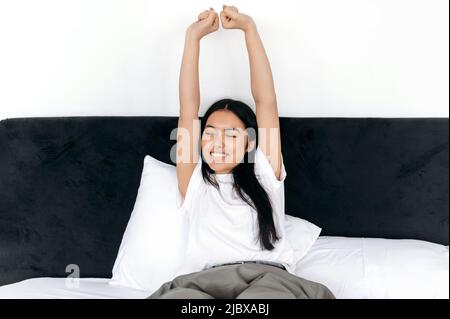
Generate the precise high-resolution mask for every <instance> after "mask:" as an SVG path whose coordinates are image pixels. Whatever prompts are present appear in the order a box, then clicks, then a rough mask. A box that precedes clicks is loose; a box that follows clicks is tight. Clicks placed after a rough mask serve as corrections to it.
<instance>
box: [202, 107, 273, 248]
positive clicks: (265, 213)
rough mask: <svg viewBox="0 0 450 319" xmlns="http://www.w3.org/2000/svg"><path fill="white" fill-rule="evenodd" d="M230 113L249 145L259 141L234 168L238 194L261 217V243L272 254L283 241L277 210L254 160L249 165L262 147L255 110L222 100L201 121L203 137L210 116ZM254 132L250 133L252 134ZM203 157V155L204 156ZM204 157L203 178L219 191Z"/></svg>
mask: <svg viewBox="0 0 450 319" xmlns="http://www.w3.org/2000/svg"><path fill="white" fill-rule="evenodd" d="M223 109H225V110H229V111H231V112H233V113H234V114H235V115H236V116H237V117H238V118H239V119H240V120H241V121H242V122H243V123H244V125H245V127H246V129H247V132H248V133H249V134H248V142H250V141H253V140H255V147H254V148H253V149H252V150H251V151H250V152H245V155H244V159H243V161H241V163H239V164H238V165H237V166H236V167H234V168H233V170H232V172H231V173H232V174H233V178H234V188H235V190H236V192H237V194H238V195H239V196H240V197H241V198H242V200H244V201H245V202H246V203H247V204H249V205H250V206H251V207H253V208H254V209H255V210H256V211H257V214H258V225H259V242H260V244H261V248H262V249H264V248H265V249H267V250H272V249H274V248H275V247H274V246H273V245H272V242H273V241H277V240H279V239H280V237H278V234H277V231H276V228H275V224H274V220H273V209H272V204H271V203H270V198H269V196H268V194H267V192H266V190H265V189H264V188H263V186H262V185H261V184H260V182H259V181H258V179H257V178H256V175H255V170H254V166H255V164H254V160H251V161H249V157H250V158H252V159H254V156H255V151H256V147H257V145H258V124H257V122H256V115H255V113H254V112H253V110H252V109H251V108H250V107H249V106H248V105H247V104H245V103H244V102H241V101H237V100H233V99H222V100H219V101H217V102H215V103H214V104H212V105H211V106H210V107H209V108H208V110H207V111H206V113H205V115H204V116H203V117H202V119H201V134H200V136H202V135H203V131H204V130H205V127H206V122H207V121H208V118H209V116H210V115H211V114H212V113H214V112H215V111H217V110H223ZM249 129H250V130H249ZM200 154H202V152H200ZM201 156H202V161H203V163H202V176H203V180H204V181H205V183H209V184H211V185H213V186H214V187H216V188H217V189H218V188H219V186H218V183H217V181H216V180H215V178H214V175H213V174H214V173H215V172H214V170H212V169H211V168H210V167H209V165H208V163H206V162H205V159H204V158H203V154H202V155H201Z"/></svg>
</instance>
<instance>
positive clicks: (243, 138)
mask: <svg viewBox="0 0 450 319" xmlns="http://www.w3.org/2000/svg"><path fill="white" fill-rule="evenodd" d="M247 138H248V134H247V131H246V128H245V125H244V123H243V122H242V121H241V120H240V119H239V118H238V117H237V116H236V115H235V114H234V113H233V112H231V111H229V110H225V109H222V110H217V111H215V112H213V113H212V114H211V115H210V116H209V118H208V120H207V121H206V125H205V129H204V131H203V134H202V155H203V158H204V160H205V162H206V163H208V165H209V167H210V168H211V169H212V170H213V171H214V172H215V173H216V174H225V173H230V172H231V170H232V169H233V168H234V167H236V166H237V165H238V164H239V163H240V162H241V161H242V159H243V158H244V155H245V153H246V152H247V146H248V140H247Z"/></svg>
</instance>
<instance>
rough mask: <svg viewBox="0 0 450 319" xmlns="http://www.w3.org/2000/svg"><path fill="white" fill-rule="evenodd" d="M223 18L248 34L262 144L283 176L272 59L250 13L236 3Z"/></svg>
mask: <svg viewBox="0 0 450 319" xmlns="http://www.w3.org/2000/svg"><path fill="white" fill-rule="evenodd" d="M220 18H221V21H222V26H223V27H224V28H225V29H241V30H242V31H244V33H245V42H246V45H247V51H248V57H249V61H250V77H251V79H250V80H251V90H252V95H253V99H254V101H255V104H256V119H257V122H258V129H259V146H260V148H261V150H262V151H263V153H264V154H265V155H266V157H267V158H268V160H269V162H270V165H271V166H272V168H273V170H274V173H275V176H276V177H277V178H278V179H279V178H280V173H281V137H280V123H279V118H278V107H277V99H276V94H275V87H274V83H273V77H272V71H271V69H270V63H269V59H268V58H267V55H266V52H265V50H264V46H263V44H262V41H261V38H260V37H259V34H258V30H257V28H256V24H255V22H254V21H253V19H252V18H251V17H250V16H248V15H246V14H243V13H239V11H238V9H237V8H236V7H234V6H225V5H224V6H223V11H222V12H221V14H220Z"/></svg>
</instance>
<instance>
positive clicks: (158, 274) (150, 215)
mask: <svg viewBox="0 0 450 319" xmlns="http://www.w3.org/2000/svg"><path fill="white" fill-rule="evenodd" d="M177 190H178V186H177V177H176V168H175V166H173V165H170V164H166V163H163V162H161V161H158V160H157V159H155V158H153V157H151V156H149V155H147V156H145V158H144V166H143V170H142V175H141V181H140V185H139V189H138V193H137V197H136V202H135V204H134V208H133V211H132V213H131V216H130V220H129V221H128V225H127V227H126V230H125V233H124V235H123V238H122V242H121V244H120V248H119V252H118V255H117V258H116V261H115V263H114V267H113V270H112V280H111V284H113V285H114V284H118V285H123V286H127V287H130V288H135V289H143V290H148V291H155V290H157V289H158V288H159V287H160V286H161V285H162V284H163V283H165V282H167V281H170V280H172V279H173V278H174V277H175V276H176V270H177V269H178V267H179V265H180V264H181V263H182V253H181V252H182V251H183V250H184V247H185V243H186V238H187V218H185V217H186V214H181V212H180V211H178V210H177V209H176V206H175V200H176V197H175V194H176V191H177Z"/></svg>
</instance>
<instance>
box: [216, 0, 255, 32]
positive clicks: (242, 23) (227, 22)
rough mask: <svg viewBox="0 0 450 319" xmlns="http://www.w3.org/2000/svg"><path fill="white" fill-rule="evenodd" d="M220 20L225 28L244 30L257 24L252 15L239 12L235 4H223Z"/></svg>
mask: <svg viewBox="0 0 450 319" xmlns="http://www.w3.org/2000/svg"><path fill="white" fill-rule="evenodd" d="M222 8H223V10H222V11H221V12H220V21H221V22H222V27H223V28H224V29H240V30H242V31H244V32H246V31H247V30H249V29H250V28H251V27H253V26H254V25H255V23H254V21H253V19H252V17H250V16H249V15H246V14H244V13H239V11H238V8H236V7H235V6H226V5H223V6H222Z"/></svg>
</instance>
